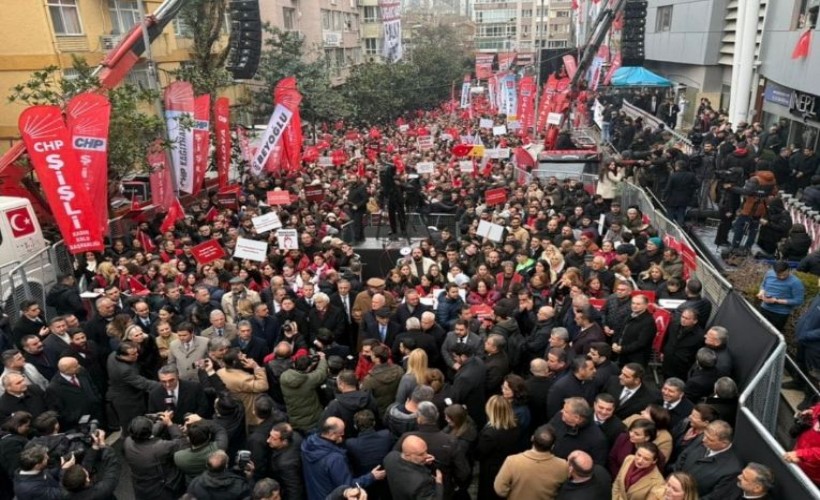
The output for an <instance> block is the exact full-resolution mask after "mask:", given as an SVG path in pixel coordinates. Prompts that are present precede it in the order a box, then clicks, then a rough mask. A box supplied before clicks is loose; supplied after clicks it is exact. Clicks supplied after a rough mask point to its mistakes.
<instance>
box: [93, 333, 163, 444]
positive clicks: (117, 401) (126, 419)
mask: <svg viewBox="0 0 820 500" xmlns="http://www.w3.org/2000/svg"><path fill="white" fill-rule="evenodd" d="M138 357H139V348H137V346H136V345H135V344H133V343H131V342H123V343H121V344H120V345H119V347H117V350H116V351H115V352H112V353H111V354H110V355H109V356H108V361H107V363H106V367H107V369H108V381H109V385H108V391H107V393H106V400H107V401H109V402H110V403H111V404H112V405H113V406H114V411H116V413H117V417H118V419H119V424H120V426H122V428H123V429H125V428H127V427H128V424H129V423H130V422H131V420H133V418H134V417H137V416H139V415H144V414H145V412H146V409H147V406H146V404H145V398H146V394H147V393H148V392H150V391H151V390H152V389H154V388H155V387H161V386H160V384H159V382H155V381H153V380H148V379H147V378H145V377H143V376H142V375H140V374H139V366H138V365H137V364H136V363H137V358H138Z"/></svg>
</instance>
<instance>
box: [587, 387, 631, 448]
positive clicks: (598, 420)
mask: <svg viewBox="0 0 820 500" xmlns="http://www.w3.org/2000/svg"><path fill="white" fill-rule="evenodd" d="M617 404H618V401H617V400H616V399H615V398H614V397H613V396H612V394H607V393H606V392H602V393H600V394H598V395H597V396H596V397H595V403H593V405H592V411H593V420H594V421H595V425H597V426H598V428H599V429H601V432H603V433H604V436H606V441H607V443H608V446H609V448H610V449H611V448H612V445H613V444H615V440H616V439H618V436H620V435H621V434H623V433H624V432H626V426H625V425H624V423H623V422H622V421H621V419H620V418H618V417H616V416H615V406H616V405H617Z"/></svg>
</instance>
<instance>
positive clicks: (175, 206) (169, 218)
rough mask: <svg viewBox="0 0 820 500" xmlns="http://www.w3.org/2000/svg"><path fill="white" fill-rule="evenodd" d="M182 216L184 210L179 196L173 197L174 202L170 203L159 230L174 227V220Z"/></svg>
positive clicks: (182, 217) (163, 230) (164, 230)
mask: <svg viewBox="0 0 820 500" xmlns="http://www.w3.org/2000/svg"><path fill="white" fill-rule="evenodd" d="M184 218H185V210H184V209H183V208H182V204H181V203H180V202H179V198H174V202H173V203H172V204H171V208H169V209H168V214H167V215H166V216H165V219H163V221H162V225H161V226H160V227H159V230H160V231H162V232H163V233H165V232H168V231H171V230H173V229H174V224H175V223H176V221H178V220H182V219H184Z"/></svg>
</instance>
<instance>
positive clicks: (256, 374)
mask: <svg viewBox="0 0 820 500" xmlns="http://www.w3.org/2000/svg"><path fill="white" fill-rule="evenodd" d="M224 360H225V368H222V369H220V370H218V371H217V372H216V373H217V375H218V376H219V378H220V379H221V380H222V383H223V384H225V389H226V390H227V391H229V392H230V393H231V394H232V395H233V396H234V397H236V398H237V399H239V400H240V401H242V405H243V406H244V407H245V421H246V423H247V425H248V426H254V425H259V423H260V420H259V419H258V418H257V417H255V416H254V414H253V402H254V401H255V400H256V398H257V396H258V395H259V394H262V393H266V392H267V391H268V377H267V374H266V373H265V368H264V367H261V366H259V365H258V364H257V363H256V361H255V360H253V359H252V358H249V357H247V356H245V355H244V354H242V352H241V351H240V350H239V349H238V348H236V347H234V348H232V349H230V350H228V352H227V353H225V358H224ZM249 372H250V373H249Z"/></svg>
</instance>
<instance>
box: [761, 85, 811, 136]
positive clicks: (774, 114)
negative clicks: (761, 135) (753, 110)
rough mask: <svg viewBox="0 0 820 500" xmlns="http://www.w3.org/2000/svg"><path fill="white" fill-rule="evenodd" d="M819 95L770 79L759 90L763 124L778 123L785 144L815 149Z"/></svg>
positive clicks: (767, 125)
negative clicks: (761, 96)
mask: <svg viewBox="0 0 820 500" xmlns="http://www.w3.org/2000/svg"><path fill="white" fill-rule="evenodd" d="M818 112H820V97H818V96H815V95H813V94H807V93H805V92H800V91H799V90H792V89H789V88H787V87H784V86H782V85H778V84H776V83H774V82H772V81H771V80H769V81H767V82H766V87H765V90H764V92H763V125H764V127H765V128H768V127H770V126H772V125H775V124H778V123H780V124H781V125H783V126H784V132H783V137H784V138H785V142H786V144H788V145H795V146H798V147H805V146H811V147H812V148H813V149H817V139H818V136H819V135H820V117H818Z"/></svg>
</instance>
